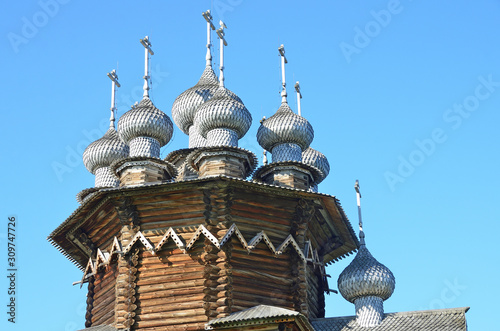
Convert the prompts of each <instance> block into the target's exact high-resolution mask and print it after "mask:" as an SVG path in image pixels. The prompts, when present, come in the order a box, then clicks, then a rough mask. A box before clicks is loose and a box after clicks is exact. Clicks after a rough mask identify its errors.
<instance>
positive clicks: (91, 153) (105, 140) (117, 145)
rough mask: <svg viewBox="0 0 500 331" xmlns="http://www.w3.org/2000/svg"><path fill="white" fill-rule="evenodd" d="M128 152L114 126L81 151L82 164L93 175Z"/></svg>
mask: <svg viewBox="0 0 500 331" xmlns="http://www.w3.org/2000/svg"><path fill="white" fill-rule="evenodd" d="M128 154H129V147H128V146H127V145H126V144H125V143H124V142H123V141H121V140H120V137H119V136H118V132H116V130H115V129H114V128H112V127H111V128H109V130H108V131H107V132H106V133H105V134H104V136H103V137H102V138H101V139H98V140H96V141H94V142H93V143H91V144H90V145H89V146H88V147H87V148H86V149H85V151H84V152H83V164H84V165H85V168H87V170H88V171H90V172H91V173H92V174H94V175H95V172H96V170H97V169H99V168H103V167H109V165H110V164H111V163H112V162H114V161H116V160H120V159H123V158H126V157H127V156H128Z"/></svg>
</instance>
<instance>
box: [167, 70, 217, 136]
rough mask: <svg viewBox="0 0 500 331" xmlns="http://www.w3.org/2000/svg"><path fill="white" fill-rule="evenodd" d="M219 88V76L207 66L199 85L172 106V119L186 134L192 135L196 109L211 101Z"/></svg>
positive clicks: (183, 94)
mask: <svg viewBox="0 0 500 331" xmlns="http://www.w3.org/2000/svg"><path fill="white" fill-rule="evenodd" d="M218 87H219V84H218V79H217V76H216V75H215V72H214V71H213V69H212V66H209V65H207V66H206V67H205V70H204V71H203V74H202V75H201V78H200V80H199V81H198V83H197V84H196V85H195V86H193V87H191V88H190V89H187V90H186V91H184V92H182V93H181V94H180V95H179V96H178V97H177V98H176V99H175V101H174V104H173V106H172V119H173V120H174V122H175V124H176V125H177V126H178V127H179V129H181V130H182V132H184V133H185V134H190V132H189V128H190V127H191V126H192V125H193V121H194V115H195V114H196V109H197V108H198V107H199V106H200V105H201V104H203V103H204V102H206V101H208V100H210V99H211V98H212V97H213V95H214V93H215V92H216V91H217V88H218Z"/></svg>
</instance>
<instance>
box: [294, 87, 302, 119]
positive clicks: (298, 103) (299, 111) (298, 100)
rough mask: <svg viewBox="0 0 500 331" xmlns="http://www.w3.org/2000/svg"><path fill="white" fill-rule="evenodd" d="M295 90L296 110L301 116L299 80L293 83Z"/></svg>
mask: <svg viewBox="0 0 500 331" xmlns="http://www.w3.org/2000/svg"><path fill="white" fill-rule="evenodd" d="M295 91H297V111H298V113H299V116H302V111H301V110H300V99H302V93H300V85H299V81H297V83H295Z"/></svg>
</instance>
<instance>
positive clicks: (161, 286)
mask: <svg viewBox="0 0 500 331" xmlns="http://www.w3.org/2000/svg"><path fill="white" fill-rule="evenodd" d="M204 282H205V280H204V279H196V280H186V281H179V282H175V283H172V284H170V283H164V284H154V285H144V286H138V287H137V293H148V292H153V291H159V290H172V289H180V288H190V287H194V286H200V285H203V283H204Z"/></svg>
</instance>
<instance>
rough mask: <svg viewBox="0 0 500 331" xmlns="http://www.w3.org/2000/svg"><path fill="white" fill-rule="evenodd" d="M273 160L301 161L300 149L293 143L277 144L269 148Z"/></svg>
mask: <svg viewBox="0 0 500 331" xmlns="http://www.w3.org/2000/svg"><path fill="white" fill-rule="evenodd" d="M271 155H272V160H273V162H284V161H297V162H300V161H302V149H301V148H300V146H299V145H297V144H293V143H284V144H279V145H276V146H274V147H273V149H272V150H271Z"/></svg>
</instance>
